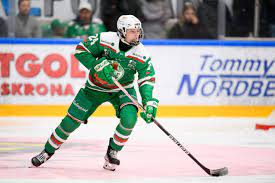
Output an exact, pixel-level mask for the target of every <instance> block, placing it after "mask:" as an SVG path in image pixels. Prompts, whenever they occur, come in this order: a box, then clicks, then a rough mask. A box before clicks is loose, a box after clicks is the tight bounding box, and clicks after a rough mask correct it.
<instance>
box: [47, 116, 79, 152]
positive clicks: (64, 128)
mask: <svg viewBox="0 0 275 183" xmlns="http://www.w3.org/2000/svg"><path fill="white" fill-rule="evenodd" d="M79 126H80V123H79V122H76V121H74V120H73V119H71V118H70V117H68V116H66V117H65V118H64V119H63V120H62V122H61V123H60V125H59V126H58V127H57V128H56V129H55V130H54V132H53V133H52V135H51V136H50V138H49V139H48V141H47V143H46V144H45V151H46V152H47V153H51V154H53V153H54V152H55V151H56V150H57V149H58V148H59V147H60V146H61V145H62V144H63V143H64V142H65V141H66V140H67V139H68V137H69V135H70V133H72V132H73V131H74V130H75V129H77V128H78V127H79Z"/></svg>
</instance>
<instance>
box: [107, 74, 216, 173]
mask: <svg viewBox="0 0 275 183" xmlns="http://www.w3.org/2000/svg"><path fill="white" fill-rule="evenodd" d="M112 80H113V82H114V83H115V85H116V86H117V87H118V88H119V89H120V90H121V91H122V92H123V93H124V94H125V95H126V96H127V97H129V99H130V100H131V101H132V102H133V103H134V104H135V105H136V106H138V107H139V108H140V109H141V111H143V112H145V109H144V108H143V106H142V105H141V104H140V103H138V102H137V101H136V100H135V99H133V97H132V96H131V95H130V94H129V93H128V92H127V91H126V90H125V88H123V86H122V85H121V84H120V83H119V82H118V81H117V80H116V79H115V78H114V77H112ZM152 119H153V121H154V123H155V124H156V125H157V126H158V127H159V128H160V129H161V130H162V131H163V132H164V133H165V134H166V135H167V136H168V137H169V138H170V139H171V140H172V141H173V142H174V143H175V144H176V145H177V146H179V147H180V148H181V149H182V150H183V151H184V152H185V154H187V155H188V156H189V157H190V158H191V159H192V160H193V161H195V162H196V163H197V164H198V165H199V166H200V167H201V168H202V169H203V170H204V171H205V172H206V173H207V174H209V175H210V174H211V172H210V169H208V168H206V167H205V166H204V165H203V164H201V162H199V161H198V160H197V159H196V158H195V157H194V156H193V155H192V154H191V153H190V152H189V151H188V150H187V149H186V148H185V147H184V146H183V145H182V144H181V143H180V142H179V141H178V140H177V139H176V138H175V137H174V136H173V135H171V134H170V133H169V132H168V131H167V130H166V129H165V128H164V127H163V126H162V125H161V124H160V123H159V122H158V121H157V120H156V119H155V118H152Z"/></svg>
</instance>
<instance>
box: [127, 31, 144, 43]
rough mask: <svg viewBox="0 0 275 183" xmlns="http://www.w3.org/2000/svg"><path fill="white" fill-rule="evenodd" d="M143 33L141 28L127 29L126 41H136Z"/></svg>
mask: <svg viewBox="0 0 275 183" xmlns="http://www.w3.org/2000/svg"><path fill="white" fill-rule="evenodd" d="M140 34H141V31H140V29H127V31H126V37H125V41H126V42H127V43H131V42H136V41H138V39H139V36H140Z"/></svg>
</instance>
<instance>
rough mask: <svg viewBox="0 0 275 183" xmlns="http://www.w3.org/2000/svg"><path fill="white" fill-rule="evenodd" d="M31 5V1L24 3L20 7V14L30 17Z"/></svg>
mask: <svg viewBox="0 0 275 183" xmlns="http://www.w3.org/2000/svg"><path fill="white" fill-rule="evenodd" d="M30 7H31V3H30V1H22V2H21V3H20V5H19V12H20V14H22V15H28V14H29V12H30Z"/></svg>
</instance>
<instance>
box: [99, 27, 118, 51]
mask: <svg viewBox="0 0 275 183" xmlns="http://www.w3.org/2000/svg"><path fill="white" fill-rule="evenodd" d="M118 43H119V37H118V35H117V33H116V32H102V33H101V34H100V46H103V47H105V48H109V49H111V50H113V51H114V52H117V48H118Z"/></svg>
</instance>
